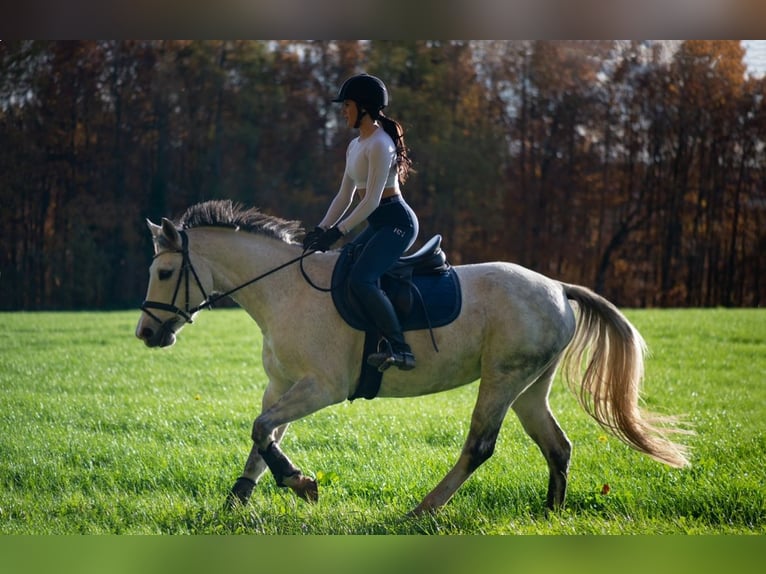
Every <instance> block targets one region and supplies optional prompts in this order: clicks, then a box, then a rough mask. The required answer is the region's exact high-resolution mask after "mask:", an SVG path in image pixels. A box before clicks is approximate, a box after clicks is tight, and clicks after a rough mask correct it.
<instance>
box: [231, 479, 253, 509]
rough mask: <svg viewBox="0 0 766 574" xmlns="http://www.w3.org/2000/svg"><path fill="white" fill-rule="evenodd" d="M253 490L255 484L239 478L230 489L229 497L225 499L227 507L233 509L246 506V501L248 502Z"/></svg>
mask: <svg viewBox="0 0 766 574" xmlns="http://www.w3.org/2000/svg"><path fill="white" fill-rule="evenodd" d="M253 488H255V482H253V481H252V480H250V479H249V478H246V477H244V476H240V477H239V478H238V479H237V481H236V482H235V483H234V486H232V487H231V491H230V492H229V496H228V497H226V504H227V506H228V507H229V508H234V507H236V506H239V505H243V506H244V505H245V504H247V501H248V500H250V495H251V494H252V493H253Z"/></svg>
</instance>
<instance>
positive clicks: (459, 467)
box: [410, 376, 515, 516]
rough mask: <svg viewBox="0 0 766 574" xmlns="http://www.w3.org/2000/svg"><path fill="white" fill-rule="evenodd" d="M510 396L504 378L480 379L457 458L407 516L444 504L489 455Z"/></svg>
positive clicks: (493, 446) (491, 452)
mask: <svg viewBox="0 0 766 574" xmlns="http://www.w3.org/2000/svg"><path fill="white" fill-rule="evenodd" d="M514 395H515V391H514V385H513V384H510V385H509V384H508V383H507V378H506V379H505V382H501V381H499V380H495V379H494V378H490V377H487V376H483V377H482V380H481V383H480V384H479V393H478V398H477V400H476V406H475V407H474V410H473V414H472V416H471V426H470V429H469V431H468V437H467V438H466V441H465V444H464V445H463V450H462V451H461V453H460V457H459V458H458V460H457V462H456V463H455V465H454V466H453V467H452V469H451V470H450V471H449V472H448V473H447V475H446V476H445V477H444V478H443V479H442V480H441V482H440V483H439V484H438V485H436V487H435V488H434V489H433V490H432V491H431V492H429V493H428V494H427V495H426V497H425V498H424V499H423V501H422V502H421V503H420V504H419V505H418V506H417V507H416V508H415V509H414V510H412V512H411V513H410V514H411V515H413V516H419V515H421V514H423V513H426V512H434V511H435V510H437V509H438V508H440V507H441V506H443V505H445V504H446V503H447V502H449V500H450V498H452V495H453V494H455V492H456V491H457V489H458V488H460V486H461V485H462V484H463V483H464V482H465V481H466V480H467V479H468V477H470V476H471V474H473V472H474V471H475V470H476V469H477V468H478V467H479V466H480V465H481V464H482V463H484V462H485V461H486V460H487V459H489V458H490V457H491V456H492V454H493V453H494V450H495V443H496V442H497V436H498V433H499V432H500V427H501V426H502V424H503V420H504V419H505V415H506V413H507V412H508V407H509V405H510V404H511V402H512V401H513V398H514Z"/></svg>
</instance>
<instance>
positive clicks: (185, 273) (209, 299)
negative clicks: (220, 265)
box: [141, 229, 315, 325]
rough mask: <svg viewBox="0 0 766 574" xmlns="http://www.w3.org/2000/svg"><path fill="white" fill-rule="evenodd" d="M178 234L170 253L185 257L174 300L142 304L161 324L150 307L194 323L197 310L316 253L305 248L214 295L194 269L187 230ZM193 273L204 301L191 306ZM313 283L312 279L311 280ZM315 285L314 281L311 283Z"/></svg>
mask: <svg viewBox="0 0 766 574" xmlns="http://www.w3.org/2000/svg"><path fill="white" fill-rule="evenodd" d="M178 234H179V235H180V236H181V249H180V250H179V249H176V250H173V251H171V252H170V253H180V254H181V257H182V258H183V261H182V265H181V271H180V273H179V274H178V281H177V282H176V288H175V290H174V291H173V300H172V301H171V302H170V303H162V302H160V301H148V300H146V301H144V302H143V303H142V304H141V310H142V311H143V312H144V313H146V314H147V315H149V317H151V318H152V319H154V320H155V321H157V323H159V324H160V325H164V324H165V322H164V321H162V319H160V318H159V317H157V315H155V314H154V313H152V312H151V311H150V310H149V309H160V310H162V311H170V312H171V313H175V314H176V315H177V316H179V317H182V318H183V320H184V321H186V322H187V323H193V322H194V321H193V320H192V317H193V316H194V314H195V313H196V312H197V311H201V310H202V309H205V308H206V307H212V306H213V303H215V302H216V301H218V300H220V299H223V298H224V297H228V296H229V295H231V294H232V293H235V292H236V291H239V290H240V289H244V288H245V287H247V286H248V285H252V284H253V283H255V282H256V281H259V280H261V279H263V278H264V277H267V276H268V275H271V274H272V273H275V272H277V271H279V270H280V269H284V268H285V267H287V266H288V265H292V264H293V263H297V262H298V261H301V263H303V258H304V257H308V256H309V255H312V254H313V253H315V251H314V250H304V252H303V253H302V254H301V255H299V256H298V257H296V258H295V259H291V260H290V261H288V262H286V263H283V264H282V265H279V266H278V267H275V268H274V269H271V270H270V271H266V272H265V273H262V274H261V275H258V276H257V277H254V278H253V279H250V281H247V282H245V283H243V284H242V285H239V286H238V287H234V289H229V290H228V291H226V292H225V293H214V294H212V295H208V294H207V293H206V292H205V288H204V287H203V286H202V282H201V281H200V279H199V276H198V275H197V272H196V271H195V270H194V266H193V265H192V263H191V259H190V258H189V238H188V236H187V235H186V232H185V231H184V230H183V229H179V230H178ZM163 253H168V252H167V251H163ZM159 255H160V254H159V253H158V254H157V255H155V257H158V256H159ZM301 271H303V265H301ZM190 274H191V275H192V276H193V277H194V280H195V281H196V282H197V287H199V290H200V291H201V292H202V296H203V300H202V303H200V304H199V305H197V306H196V307H190V306H189V275H190ZM303 274H304V277H305V276H306V274H305V271H304V272H303ZM181 283H183V284H184V286H185V287H184V288H185V291H186V303H185V306H184V309H181V308H180V307H179V306H178V305H176V299H177V298H178V291H179V290H180V289H181ZM309 283H311V281H309ZM311 285H312V286H313V283H311Z"/></svg>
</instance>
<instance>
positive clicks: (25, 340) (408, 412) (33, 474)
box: [0, 309, 766, 534]
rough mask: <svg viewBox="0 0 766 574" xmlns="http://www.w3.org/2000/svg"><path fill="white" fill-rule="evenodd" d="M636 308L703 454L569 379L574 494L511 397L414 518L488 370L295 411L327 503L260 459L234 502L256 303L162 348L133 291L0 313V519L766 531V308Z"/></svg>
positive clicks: (53, 526)
mask: <svg viewBox="0 0 766 574" xmlns="http://www.w3.org/2000/svg"><path fill="white" fill-rule="evenodd" d="M626 314H627V315H628V316H629V318H630V319H631V320H632V321H633V322H634V324H635V325H636V326H637V327H638V329H639V330H640V331H641V332H642V334H643V335H644V337H645V338H646V339H647V342H648V344H649V347H650V350H651V356H650V357H649V359H648V362H647V380H646V383H645V396H646V406H647V407H648V408H649V409H652V410H657V411H660V412H663V413H668V414H685V415H686V417H687V419H688V420H689V421H690V422H691V424H692V425H693V427H694V430H695V431H696V434H695V435H693V436H688V437H681V440H683V441H684V442H686V443H687V444H689V445H690V446H691V447H692V449H693V452H692V460H693V466H692V468H690V469H686V470H674V469H670V468H666V467H664V466H663V465H661V464H659V463H656V462H654V461H652V460H651V459H649V458H647V457H645V456H643V455H641V454H639V453H636V452H634V451H632V450H630V449H629V448H628V447H626V446H624V445H623V444H622V443H621V442H619V441H618V440H616V439H614V438H612V437H611V436H607V435H606V433H605V432H604V431H603V430H602V429H600V428H599V427H598V425H596V423H595V422H593V421H592V420H591V419H590V418H589V417H588V416H587V415H586V414H585V413H584V412H583V411H582V410H580V408H579V406H578V405H577V402H576V400H575V398H574V397H573V396H572V395H571V394H570V393H569V391H567V390H566V389H565V387H564V385H563V384H562V383H561V382H560V381H558V382H557V383H556V385H555V387H554V391H553V393H552V395H551V404H552V406H553V409H554V412H555V413H556V415H557V417H558V419H559V421H560V423H561V425H562V427H563V428H564V430H565V431H566V432H567V434H568V436H569V438H570V439H571V440H572V442H573V444H574V453H573V458H572V465H571V472H570V489H569V494H568V499H567V507H566V509H565V510H564V511H563V512H561V513H559V514H555V515H551V516H546V515H545V513H544V511H543V506H544V498H545V491H546V486H547V469H546V467H545V463H544V461H543V459H542V456H541V455H540V454H539V452H538V451H537V448H536V447H535V446H534V445H533V444H532V442H531V441H530V440H529V439H528V438H527V437H526V435H525V434H524V433H523V431H522V429H521V427H520V425H519V423H518V421H517V419H516V418H515V417H514V416H513V414H512V413H511V414H510V415H509V417H508V418H507V419H506V423H505V425H504V427H503V430H502V432H501V434H500V438H499V440H498V445H497V449H496V452H495V455H494V457H493V458H491V459H490V460H489V461H488V462H487V463H485V464H484V465H483V466H482V467H481V468H480V469H479V470H478V471H477V472H476V473H475V474H474V476H473V477H472V478H471V479H470V480H469V481H468V482H467V483H466V484H465V485H464V486H463V487H462V488H461V489H460V490H459V491H458V492H457V494H456V495H455V497H454V498H453V500H452V501H451V502H450V503H449V504H448V505H447V507H445V509H444V510H443V511H441V512H439V513H438V514H436V515H435V516H427V517H422V518H419V519H410V518H406V517H405V515H406V513H407V512H408V511H409V510H411V509H412V508H413V507H414V506H415V505H416V504H417V503H418V502H419V501H420V499H421V498H422V497H423V496H424V495H425V494H426V493H427V492H428V491H429V490H430V489H431V488H432V487H433V486H434V485H435V484H436V483H437V482H438V481H439V480H440V479H441V478H442V477H443V475H444V474H445V473H446V472H447V470H448V469H449V468H450V467H451V466H452V464H453V463H454V461H455V460H456V458H457V456H458V453H459V451H460V448H461V446H462V443H463V440H464V437H465V434H466V430H467V425H468V421H469V418H470V413H471V410H472V407H473V401H474V399H475V394H476V389H477V386H476V385H471V386H468V387H464V388H461V389H457V390H455V391H450V392H448V393H443V394H440V395H433V396H429V397H423V398H419V399H385V400H384V399H379V400H373V401H364V400H359V401H355V402H354V403H348V402H346V403H344V404H341V405H336V406H334V407H331V408H328V409H325V410H323V411H321V412H319V413H316V414H315V415H313V416H311V417H309V418H307V419H305V420H302V421H298V422H296V423H294V424H293V425H292V426H291V428H290V431H289V432H288V435H287V437H286V438H285V440H284V442H283V446H284V450H285V452H286V453H287V454H288V455H289V456H290V457H291V458H292V460H293V461H294V462H295V463H296V464H297V465H298V466H300V467H301V468H302V469H303V470H304V471H305V472H307V473H309V474H313V475H314V476H316V477H317V479H318V481H319V483H320V500H319V503H318V504H316V505H309V504H307V503H304V502H303V501H300V500H297V499H296V498H295V497H294V496H293V495H292V494H291V493H290V492H289V491H287V490H283V489H279V488H277V487H276V485H275V483H274V480H273V478H272V477H271V476H266V477H265V478H264V479H263V480H262V481H261V484H259V486H258V487H257V489H256V491H255V492H254V494H253V498H252V500H251V502H250V504H249V505H248V506H247V507H245V508H240V509H235V510H231V511H230V510H224V504H223V503H224V499H225V496H226V493H227V491H228V489H229V487H230V486H231V484H232V483H233V481H234V480H235V479H236V477H237V476H238V475H239V472H240V470H241V468H242V465H243V463H244V460H245V457H246V456H247V453H248V451H249V448H250V439H249V436H250V429H251V425H252V421H253V419H254V417H255V416H256V415H257V414H258V412H259V405H260V399H261V394H262V392H263V389H264V387H265V384H266V380H265V375H264V373H263V371H262V369H261V365H260V332H259V330H258V328H257V326H256V325H255V323H253V322H252V321H251V320H250V319H249V318H248V317H247V315H246V314H245V313H244V312H243V311H241V310H238V309H230V310H217V311H212V312H205V313H202V314H201V315H200V317H199V319H198V320H197V321H195V324H194V325H193V326H191V327H187V328H186V329H185V330H184V331H183V332H182V333H181V334H180V336H179V340H178V343H177V344H176V345H175V346H174V347H172V348H170V349H165V350H149V349H147V348H145V347H144V346H143V344H141V343H140V342H139V341H138V340H137V339H135V337H134V336H133V329H134V327H135V322H136V321H137V319H138V312H137V311H136V312H113V313H3V314H0V327H2V328H0V533H2V534H54V533H55V534H65V533H66V534H76V533H94V534H95V533H115V534H122V533H135V534H155V533H156V534H165V533H192V534H202V533H207V534H217V533H221V534H231V533H246V534H261V533H263V534H301V533H307V534H516V533H524V534H585V533H603V534H626V533H640V534H667V533H677V534H683V533H688V534H764V533H766V527H765V526H764V518H765V517H766V490H765V489H764V486H763V485H764V482H765V481H764V479H765V478H766V471H764V461H765V460H766V456H765V455H766V433H765V432H764V431H765V430H766V417H765V416H764V414H765V413H764V405H766V311H765V310H721V309H714V310H647V311H643V310H642V311H628V312H627V313H626ZM604 485H609V492H608V493H607V494H602V491H603V489H604Z"/></svg>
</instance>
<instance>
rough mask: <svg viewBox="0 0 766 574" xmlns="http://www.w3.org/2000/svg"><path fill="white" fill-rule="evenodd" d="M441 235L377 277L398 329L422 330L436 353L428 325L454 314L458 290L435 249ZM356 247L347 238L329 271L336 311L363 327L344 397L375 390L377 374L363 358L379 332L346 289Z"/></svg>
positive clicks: (375, 343)
mask: <svg viewBox="0 0 766 574" xmlns="http://www.w3.org/2000/svg"><path fill="white" fill-rule="evenodd" d="M441 241H442V237H441V235H435V236H433V237H432V238H431V239H430V240H428V241H427V242H426V243H425V244H424V245H423V247H421V248H420V249H418V250H417V251H416V252H415V253H413V254H412V255H408V256H406V257H402V258H400V259H399V260H398V261H397V262H396V263H395V264H394V265H393V266H392V267H391V269H389V270H388V271H387V272H386V273H385V274H384V275H383V276H382V277H381V278H380V281H379V285H380V288H381V289H382V290H383V291H384V292H385V293H386V295H387V296H388V298H389V299H390V300H391V303H392V304H393V306H394V309H395V310H396V314H397V316H398V317H399V322H400V323H401V326H402V330H403V331H414V330H420V329H428V330H429V332H430V333H431V341H432V343H433V345H434V349H435V350H436V351H437V352H438V350H439V349H438V346H437V344H436V339H435V337H434V334H433V329H435V328H437V327H442V326H444V325H448V324H449V323H451V322H452V321H454V320H455V319H456V318H457V317H458V315H459V314H460V310H461V307H462V295H461V290H460V282H459V280H458V277H457V273H456V272H455V270H454V269H453V268H452V266H451V265H450V264H449V263H448V262H447V256H446V254H445V253H444V251H443V250H442V248H441ZM359 248H360V247H359V246H356V245H354V244H353V243H350V244H348V245H346V246H345V247H344V248H343V250H342V251H341V254H340V257H339V258H338V261H337V263H336V264H335V269H334V271H333V277H332V285H333V286H334V288H333V290H332V299H333V303H334V304H335V308H336V309H337V310H338V313H339V314H340V316H341V317H342V318H343V319H344V320H345V321H346V322H347V323H348V324H349V325H350V326H351V327H353V328H354V329H358V330H360V331H364V332H365V334H366V336H365V344H364V352H363V356H362V371H361V375H360V382H359V386H358V387H357V389H356V391H355V392H354V394H353V395H352V396H350V397H349V400H353V399H355V398H358V397H364V398H366V399H371V398H374V397H375V395H377V392H378V389H379V387H380V382H381V379H382V374H381V373H380V372H378V370H377V369H374V368H373V367H370V366H368V365H367V363H366V360H365V359H366V357H367V356H368V355H370V354H371V353H374V352H376V351H377V348H378V344H379V342H380V339H381V337H380V333H378V332H377V329H376V328H375V326H374V324H373V323H372V321H371V320H370V319H369V318H368V317H367V315H366V313H365V311H364V308H363V307H362V306H361V305H360V304H359V302H358V301H357V300H356V299H355V297H354V296H353V295H352V293H351V289H350V286H349V272H350V270H351V268H352V267H353V265H354V261H355V259H356V256H357V255H358V251H357V249H359Z"/></svg>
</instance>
